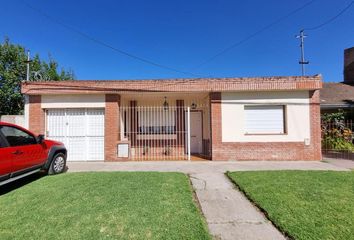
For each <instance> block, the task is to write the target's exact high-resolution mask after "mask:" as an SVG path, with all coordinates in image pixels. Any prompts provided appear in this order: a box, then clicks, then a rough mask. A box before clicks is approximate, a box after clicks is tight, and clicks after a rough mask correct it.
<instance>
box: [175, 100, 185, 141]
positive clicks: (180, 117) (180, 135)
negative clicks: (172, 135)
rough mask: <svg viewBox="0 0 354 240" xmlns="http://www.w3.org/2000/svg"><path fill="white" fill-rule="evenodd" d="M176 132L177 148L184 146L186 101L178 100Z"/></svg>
mask: <svg viewBox="0 0 354 240" xmlns="http://www.w3.org/2000/svg"><path fill="white" fill-rule="evenodd" d="M176 107H177V111H176V119H175V120H176V132H177V146H184V138H185V136H184V130H185V112H184V109H183V107H184V100H176Z"/></svg>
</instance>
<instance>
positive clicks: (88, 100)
mask: <svg viewBox="0 0 354 240" xmlns="http://www.w3.org/2000/svg"><path fill="white" fill-rule="evenodd" d="M41 107H42V108H45V109H48V108H104V107H105V95H104V94H100V95H96V94H77V95H42V103H41Z"/></svg>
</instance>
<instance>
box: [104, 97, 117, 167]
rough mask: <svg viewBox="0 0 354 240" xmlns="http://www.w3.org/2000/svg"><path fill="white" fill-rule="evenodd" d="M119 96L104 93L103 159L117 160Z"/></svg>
mask: <svg viewBox="0 0 354 240" xmlns="http://www.w3.org/2000/svg"><path fill="white" fill-rule="evenodd" d="M119 104H120V96H119V95H117V94H106V107H105V116H104V158H105V161H117V160H119V159H118V157H117V143H118V141H119V140H120V135H119V134H120V120H119Z"/></svg>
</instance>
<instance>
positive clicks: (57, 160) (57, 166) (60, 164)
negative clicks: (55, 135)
mask: <svg viewBox="0 0 354 240" xmlns="http://www.w3.org/2000/svg"><path fill="white" fill-rule="evenodd" d="M65 166H66V157H65V155H64V154H63V153H57V154H55V155H54V157H53V160H52V162H51V164H50V167H49V170H48V174H49V175H54V174H59V173H62V172H64V170H65Z"/></svg>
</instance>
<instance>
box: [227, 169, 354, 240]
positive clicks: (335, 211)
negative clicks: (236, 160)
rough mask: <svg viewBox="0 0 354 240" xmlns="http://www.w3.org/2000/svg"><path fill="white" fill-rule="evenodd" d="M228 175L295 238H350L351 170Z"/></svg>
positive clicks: (353, 230)
mask: <svg viewBox="0 0 354 240" xmlns="http://www.w3.org/2000/svg"><path fill="white" fill-rule="evenodd" d="M228 176H229V177H230V178H231V179H232V180H233V181H234V182H235V183H236V184H237V185H238V187H239V188H240V189H241V190H242V191H243V192H245V194H246V195H247V196H248V197H249V198H250V199H251V200H252V201H253V202H254V203H255V204H256V205H258V206H259V207H260V208H261V209H263V210H264V211H265V212H266V214H267V215H268V217H269V219H270V220H272V222H273V223H274V224H275V225H276V226H278V228H280V229H281V230H282V231H283V232H285V233H287V234H288V235H289V236H290V237H292V238H295V239H321V240H324V239H346V240H348V239H354V172H328V171H262V172H232V173H228Z"/></svg>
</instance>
